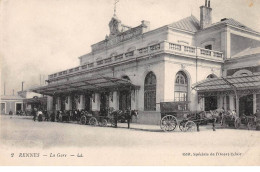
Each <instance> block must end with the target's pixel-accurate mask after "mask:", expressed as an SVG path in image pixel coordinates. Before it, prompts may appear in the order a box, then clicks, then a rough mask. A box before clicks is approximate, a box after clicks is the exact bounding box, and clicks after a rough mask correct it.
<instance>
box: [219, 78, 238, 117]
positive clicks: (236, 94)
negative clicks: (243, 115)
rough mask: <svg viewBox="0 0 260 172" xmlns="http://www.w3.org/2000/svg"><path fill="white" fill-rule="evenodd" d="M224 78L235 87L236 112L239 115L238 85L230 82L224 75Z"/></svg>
mask: <svg viewBox="0 0 260 172" xmlns="http://www.w3.org/2000/svg"><path fill="white" fill-rule="evenodd" d="M222 79H223V80H224V81H225V82H226V83H227V84H228V85H230V86H231V88H232V89H233V91H234V93H235V96H236V114H237V115H238V116H239V96H238V93H237V87H236V86H234V84H232V83H230V82H229V81H228V80H227V79H225V78H224V77H222Z"/></svg>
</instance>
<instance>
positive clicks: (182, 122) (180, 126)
mask: <svg viewBox="0 0 260 172" xmlns="http://www.w3.org/2000/svg"><path fill="white" fill-rule="evenodd" d="M179 129H180V130H181V131H185V121H181V122H180V124H179Z"/></svg>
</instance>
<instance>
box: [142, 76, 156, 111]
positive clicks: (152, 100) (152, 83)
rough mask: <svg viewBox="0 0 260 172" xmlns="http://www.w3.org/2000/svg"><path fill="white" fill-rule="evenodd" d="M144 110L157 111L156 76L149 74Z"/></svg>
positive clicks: (145, 82) (145, 90)
mask: <svg viewBox="0 0 260 172" xmlns="http://www.w3.org/2000/svg"><path fill="white" fill-rule="evenodd" d="M144 110H145V111H155V110H156V76H155V75H154V73H153V72H149V73H148V74H147V75H146V77H145V81H144Z"/></svg>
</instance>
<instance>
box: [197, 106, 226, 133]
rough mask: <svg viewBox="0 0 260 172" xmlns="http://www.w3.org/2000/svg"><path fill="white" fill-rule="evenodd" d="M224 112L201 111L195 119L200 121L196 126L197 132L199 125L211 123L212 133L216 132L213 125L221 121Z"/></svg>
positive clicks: (219, 110)
mask: <svg viewBox="0 0 260 172" xmlns="http://www.w3.org/2000/svg"><path fill="white" fill-rule="evenodd" d="M223 113H224V111H223V110H222V109H216V110H211V111H203V112H200V113H198V114H197V118H198V119H199V120H200V123H198V124H197V131H199V124H203V123H205V124H208V123H212V129H213V131H216V129H215V124H216V123H217V122H220V121H221V118H222V114H223Z"/></svg>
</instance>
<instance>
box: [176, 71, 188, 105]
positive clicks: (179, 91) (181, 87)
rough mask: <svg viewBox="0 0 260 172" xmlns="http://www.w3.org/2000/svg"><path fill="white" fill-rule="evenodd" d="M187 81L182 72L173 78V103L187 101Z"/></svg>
mask: <svg viewBox="0 0 260 172" xmlns="http://www.w3.org/2000/svg"><path fill="white" fill-rule="evenodd" d="M187 94H188V79H187V76H186V74H185V73H184V72H182V71H180V72H178V73H177V74H176V77H175V87H174V101H176V102H178V101H187Z"/></svg>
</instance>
